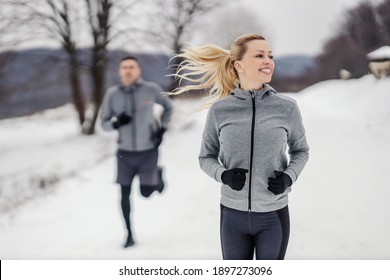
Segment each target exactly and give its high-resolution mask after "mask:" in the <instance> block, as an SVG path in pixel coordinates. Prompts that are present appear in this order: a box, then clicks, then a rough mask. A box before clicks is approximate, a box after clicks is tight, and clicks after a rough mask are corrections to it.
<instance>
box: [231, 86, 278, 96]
mask: <svg viewBox="0 0 390 280" xmlns="http://www.w3.org/2000/svg"><path fill="white" fill-rule="evenodd" d="M251 92H253V93H254V94H255V96H256V98H260V99H262V98H263V97H264V96H265V94H266V93H267V92H274V93H276V90H274V89H273V88H272V87H271V86H270V85H269V84H264V87H263V88H261V89H254V90H243V89H241V88H240V87H239V85H238V86H237V87H236V88H235V89H234V90H233V91H232V93H231V94H232V95H234V96H236V97H239V98H243V99H247V98H248V97H250V96H251Z"/></svg>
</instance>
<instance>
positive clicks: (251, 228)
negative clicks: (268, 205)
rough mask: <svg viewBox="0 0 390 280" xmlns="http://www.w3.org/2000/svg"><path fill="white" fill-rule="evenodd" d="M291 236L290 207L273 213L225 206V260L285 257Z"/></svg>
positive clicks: (223, 241)
mask: <svg viewBox="0 0 390 280" xmlns="http://www.w3.org/2000/svg"><path fill="white" fill-rule="evenodd" d="M289 235H290V218H289V211H288V206H286V207H284V208H282V209H280V210H277V211H271V212H265V213H258V212H248V211H238V210H235V209H231V208H228V207H225V206H223V205H221V246H222V255H223V259H225V260H252V259H253V254H254V252H255V253H256V259H257V260H283V259H284V256H285V254H286V250H287V245H288V239H289Z"/></svg>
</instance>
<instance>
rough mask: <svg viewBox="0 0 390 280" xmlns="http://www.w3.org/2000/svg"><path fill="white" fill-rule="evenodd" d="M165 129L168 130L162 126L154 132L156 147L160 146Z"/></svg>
mask: <svg viewBox="0 0 390 280" xmlns="http://www.w3.org/2000/svg"><path fill="white" fill-rule="evenodd" d="M165 131H166V129H165V128H163V127H161V128H159V129H158V130H157V131H156V133H155V134H154V143H155V145H156V147H158V146H160V144H161V142H162V140H163V135H164V133H165Z"/></svg>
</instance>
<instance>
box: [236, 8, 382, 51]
mask: <svg viewBox="0 0 390 280" xmlns="http://www.w3.org/2000/svg"><path fill="white" fill-rule="evenodd" d="M369 1H370V2H372V3H374V4H377V3H380V2H382V0H369ZM361 2H362V0H294V1H291V0H290V1H289V0H240V1H239V3H245V5H247V6H249V7H250V8H251V10H253V11H256V12H258V14H259V16H260V17H261V18H260V20H261V22H262V23H263V25H264V26H265V28H266V31H265V32H264V33H265V35H266V37H267V39H268V41H270V42H271V45H272V47H273V50H274V54H277V55H285V54H297V53H298V54H318V53H319V52H320V51H321V49H322V44H323V43H324V41H325V40H326V39H327V38H329V37H330V36H331V35H332V33H333V32H334V30H335V29H336V28H337V26H338V25H339V23H340V20H341V19H340V17H342V15H343V11H345V10H346V9H349V8H351V7H355V6H356V5H357V4H359V3H361Z"/></svg>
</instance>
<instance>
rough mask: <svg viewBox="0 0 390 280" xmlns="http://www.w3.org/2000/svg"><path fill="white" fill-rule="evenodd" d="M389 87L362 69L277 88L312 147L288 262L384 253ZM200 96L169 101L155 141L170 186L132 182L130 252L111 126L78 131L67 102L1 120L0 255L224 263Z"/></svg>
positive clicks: (388, 254)
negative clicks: (205, 163)
mask: <svg viewBox="0 0 390 280" xmlns="http://www.w3.org/2000/svg"><path fill="white" fill-rule="evenodd" d="M389 88H390V79H385V80H379V81H377V80H375V78H374V77H373V76H371V75H367V76H364V77H362V78H360V79H354V80H347V81H344V80H330V81H324V82H321V83H318V84H316V85H313V86H311V87H309V88H307V89H305V90H303V91H302V92H300V93H298V94H289V93H285V94H288V95H290V96H292V97H293V98H295V99H296V100H297V102H298V104H299V106H300V109H301V113H302V116H303V121H304V124H305V127H306V132H307V138H308V142H309V145H310V148H311V151H310V159H309V162H308V164H307V166H306V168H305V170H304V171H303V172H302V174H301V176H300V178H299V179H298V181H297V182H296V183H295V184H294V186H293V192H292V193H291V194H290V204H289V207H290V214H291V236H290V243H289V248H288V251H287V255H286V258H287V259H290V260H294V259H336V260H337V259H354V260H355V259H373V260H376V259H389V258H390V241H389V238H388V236H390V216H389V215H388V214H387V213H388V211H389V206H388V205H389V203H388V199H389V197H390V189H389V184H388V183H387V181H388V180H387V172H388V170H389V168H388V159H389V157H390V149H389V144H388V143H390V142H389V140H390V129H389V128H390V106H389V104H390V92H389ZM281 94H283V93H281ZM198 102H199V101H193V100H178V99H175V100H174V108H175V110H174V116H173V122H172V125H171V127H170V129H169V130H168V132H167V133H166V136H165V140H164V142H163V145H162V146H161V149H160V163H161V164H162V165H163V166H164V168H165V174H164V176H165V180H166V182H167V187H166V190H165V191H164V192H163V193H162V194H161V195H160V194H157V193H154V194H153V195H152V196H151V197H150V198H148V199H146V198H143V197H142V196H141V195H140V192H139V185H138V181H136V182H135V184H134V185H133V190H132V196H131V203H132V221H133V225H134V235H135V240H136V242H137V244H136V246H134V247H131V248H127V249H123V248H122V244H123V242H124V240H125V229H124V225H123V222H122V217H121V213H120V207H119V198H120V196H119V187H118V186H117V185H116V184H115V183H114V179H115V168H116V164H115V151H116V143H115V139H116V134H115V132H114V133H107V132H104V131H102V130H101V129H98V131H97V134H96V135H94V136H82V135H81V134H80V132H79V127H78V125H77V123H76V120H77V118H76V115H75V113H74V110H73V108H72V106H71V105H66V106H63V107H61V108H58V109H53V110H47V111H45V112H43V113H40V114H36V115H33V116H28V117H22V118H16V119H9V120H2V121H0V135H1V137H0V154H1V157H0V166H1V168H0V259H115V260H117V259H137V260H148V259H167V260H169V259H177V260H179V259H182V260H191V259H198V260H213V259H221V254H220V245H219V195H220V194H219V191H220V190H219V184H218V183H216V182H214V181H213V180H212V179H211V178H209V177H208V176H207V175H205V174H204V173H203V172H202V171H201V170H200V168H199V164H198V160H197V155H198V152H199V145H200V140H201V134H202V129H203V125H204V121H205V116H206V113H207V112H206V111H201V112H195V108H196V107H197V106H198V105H199V103H198Z"/></svg>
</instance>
